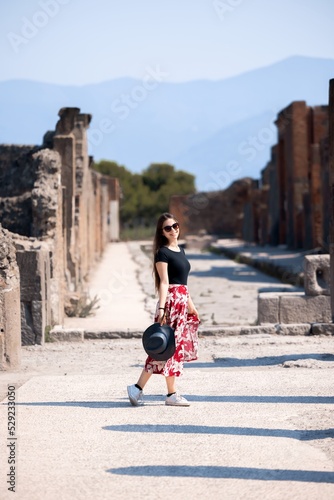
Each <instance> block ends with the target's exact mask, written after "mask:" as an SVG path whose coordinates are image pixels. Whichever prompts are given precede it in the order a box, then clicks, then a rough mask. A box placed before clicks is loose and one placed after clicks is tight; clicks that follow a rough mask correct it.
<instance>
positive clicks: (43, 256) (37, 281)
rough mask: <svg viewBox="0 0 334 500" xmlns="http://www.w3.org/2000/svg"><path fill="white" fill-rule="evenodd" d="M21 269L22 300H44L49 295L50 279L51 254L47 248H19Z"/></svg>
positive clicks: (17, 256) (18, 257) (17, 257)
mask: <svg viewBox="0 0 334 500" xmlns="http://www.w3.org/2000/svg"><path fill="white" fill-rule="evenodd" d="M16 259H17V263H18V266H19V269H20V282H21V300H22V301H24V302H31V301H33V300H43V299H44V298H45V297H46V295H47V288H48V286H49V279H50V256H49V252H48V251H47V250H45V249H43V250H42V249H33V250H27V249H25V250H17V253H16Z"/></svg>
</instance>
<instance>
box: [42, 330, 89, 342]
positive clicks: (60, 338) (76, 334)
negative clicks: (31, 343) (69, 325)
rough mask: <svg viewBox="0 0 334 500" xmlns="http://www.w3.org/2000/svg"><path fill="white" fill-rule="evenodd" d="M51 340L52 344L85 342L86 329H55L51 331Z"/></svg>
mask: <svg viewBox="0 0 334 500" xmlns="http://www.w3.org/2000/svg"><path fill="white" fill-rule="evenodd" d="M49 338H50V341H51V342H64V341H66V342H83V340H84V329H83V328H77V329H75V330H74V329H73V330H70V329H66V330H65V329H62V328H53V329H52V330H51V331H50V334H49Z"/></svg>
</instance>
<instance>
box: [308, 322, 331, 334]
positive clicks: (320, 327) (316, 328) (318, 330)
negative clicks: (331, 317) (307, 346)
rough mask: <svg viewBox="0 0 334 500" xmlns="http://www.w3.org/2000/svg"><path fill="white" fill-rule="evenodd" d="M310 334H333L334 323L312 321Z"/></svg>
mask: <svg viewBox="0 0 334 500" xmlns="http://www.w3.org/2000/svg"><path fill="white" fill-rule="evenodd" d="M311 335H328V336H330V335H334V323H313V324H312V325H311Z"/></svg>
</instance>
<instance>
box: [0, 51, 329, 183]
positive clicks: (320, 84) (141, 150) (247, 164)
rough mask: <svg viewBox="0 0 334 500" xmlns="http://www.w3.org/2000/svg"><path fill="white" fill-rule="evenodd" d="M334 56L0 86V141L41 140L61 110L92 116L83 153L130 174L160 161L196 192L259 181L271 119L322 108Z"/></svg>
mask: <svg viewBox="0 0 334 500" xmlns="http://www.w3.org/2000/svg"><path fill="white" fill-rule="evenodd" d="M333 77H334V60H332V59H321V58H312V57H303V56H295V57H290V58H288V59H285V60H283V61H280V62H277V63H275V64H272V65H270V66H266V67H263V68H259V69H256V70H253V71H249V72H246V73H243V74H241V75H238V76H235V77H232V78H227V79H223V80H218V81H210V80H196V81H190V82H185V83H169V82H165V81H164V73H163V72H162V71H160V69H159V67H150V68H146V73H145V75H144V76H143V78H142V79H133V78H118V79H114V80H110V81H106V82H102V83H98V84H91V85H83V86H62V85H54V84H48V83H41V82H33V81H28V80H9V81H5V82H0V115H1V120H0V142H1V143H11V144H41V142H42V138H43V135H44V133H45V132H46V131H47V130H52V129H54V127H55V123H56V121H57V119H58V117H57V115H58V111H59V109H60V108H62V107H66V106H70V107H78V108H80V109H81V112H82V113H90V114H92V116H93V118H92V122H91V125H90V129H89V135H88V137H89V152H90V154H92V155H93V156H94V158H95V160H96V161H98V160H100V159H108V160H114V161H117V162H118V163H120V164H122V165H124V166H125V167H126V168H128V169H129V170H131V171H132V172H141V171H142V170H143V169H145V168H146V167H148V165H149V164H150V163H153V162H157V163H160V162H161V163H162V162H168V163H171V164H173V165H174V166H175V167H176V168H177V169H182V170H185V171H187V172H190V173H192V174H194V175H195V177H196V186H197V189H198V190H199V191H211V190H217V189H224V188H225V187H227V186H228V185H229V184H230V183H231V182H232V181H233V180H235V179H237V178H241V177H246V176H247V177H253V178H258V177H259V175H260V172H261V169H262V168H263V167H264V166H265V165H266V163H267V161H268V160H269V157H270V147H271V146H272V145H273V144H275V143H276V142H277V132H276V127H275V125H274V121H275V119H276V116H277V113H278V112H279V111H280V110H281V109H283V108H284V107H286V106H288V105H289V104H290V103H291V102H292V101H295V100H299V101H306V102H307V104H308V105H310V106H314V105H323V104H327V103H328V84H329V80H330V78H333Z"/></svg>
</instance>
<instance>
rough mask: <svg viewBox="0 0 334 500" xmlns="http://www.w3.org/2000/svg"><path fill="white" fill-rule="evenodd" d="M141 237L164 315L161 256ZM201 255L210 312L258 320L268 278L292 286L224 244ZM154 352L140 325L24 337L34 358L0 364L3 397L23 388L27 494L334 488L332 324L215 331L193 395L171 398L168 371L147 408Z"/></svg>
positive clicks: (194, 259)
mask: <svg viewBox="0 0 334 500" xmlns="http://www.w3.org/2000/svg"><path fill="white" fill-rule="evenodd" d="M127 248H128V249H129V252H128V254H125V252H121V253H123V254H124V256H125V257H126V258H129V255H131V258H132V261H133V262H135V263H136V265H137V269H136V271H135V272H136V280H137V283H138V284H139V285H140V286H139V288H140V290H141V292H140V293H139V292H138V294H139V295H140V296H139V295H138V300H139V302H140V304H145V308H146V312H147V313H148V315H150V314H151V313H152V310H154V306H155V301H156V298H155V297H154V294H153V293H152V282H151V281H150V280H151V279H152V275H151V273H150V262H149V259H147V256H146V255H145V254H144V253H143V252H141V250H140V248H139V246H138V245H133V244H129V245H128V247H127ZM188 255H189V253H188ZM191 264H192V275H191V278H190V281H189V287H190V290H191V294H192V297H193V299H194V302H195V303H196V305H197V307H198V309H199V311H200V314H201V317H202V322H203V324H204V325H210V324H211V325H213V324H216V323H218V324H228V325H230V324H233V325H236V324H250V323H254V322H256V306H257V294H258V291H259V289H263V288H267V287H269V288H272V289H278V288H282V287H286V285H282V284H281V283H279V282H278V281H277V280H274V279H273V278H269V277H267V276H265V275H264V274H262V273H259V272H258V271H255V270H254V269H252V268H249V267H248V266H244V265H242V264H237V263H234V262H232V261H229V260H228V259H226V258H224V257H217V256H212V257H210V256H209V255H207V254H204V255H203V254H201V253H198V252H197V253H196V252H192V253H191ZM119 269H121V270H122V269H127V266H126V262H125V261H124V262H121V263H120V268H119ZM100 273H101V270H100ZM102 275H103V273H102ZM131 279H133V278H131V277H130V278H129V280H130V281H131ZM95 283H96V282H95ZM97 288H98V285H97ZM139 288H138V290H139ZM118 298H119V300H120V297H118ZM120 302H121V300H120ZM116 312H117V311H116ZM116 312H114V314H116ZM104 314H105V313H104ZM122 314H123V311H122ZM105 319H106V316H104V318H103V321H105ZM144 319H145V318H144ZM118 320H119V318H118ZM98 322H99V318H98V316H97V317H96V319H95V323H96V324H97V325H98ZM144 359H145V353H144V351H143V348H142V345H141V340H140V339H138V338H137V339H135V338H129V339H122V338H120V339H112V340H86V341H84V342H54V343H47V344H45V345H44V346H37V345H36V346H27V347H23V348H22V366H21V368H20V370H18V371H16V372H2V373H0V399H1V400H3V399H4V398H5V396H6V393H7V385H8V384H14V385H15V386H16V388H17V389H18V391H17V393H18V403H19V405H20V406H19V410H18V419H19V424H18V425H19V427H18V429H19V446H20V447H19V450H20V455H19V456H20V463H19V468H18V473H19V480H20V481H21V483H20V493H19V496H18V498H20V500H25V499H28V500H30V499H32V498H34V500H39V499H41V500H45V499H47V500H53V499H59V498H61V499H62V500H63V499H66V500H67V499H70V498H82V499H86V498H87V499H88V498H91V497H92V496H94V497H95V498H98V499H100V498H101V499H109V498H116V499H118V498H119V499H122V498H130V499H132V498H134V499H135V498H139V497H142V496H147V495H150V494H154V496H155V498H156V499H160V498H161V499H162V498H165V497H166V494H168V495H169V496H172V497H173V498H176V499H179V498H180V499H181V498H187V496H189V494H191V496H192V497H193V498H223V499H228V500H229V499H231V498H233V499H239V498H240V499H247V500H249V499H257V498H261V497H263V498H270V499H276V498H277V499H280V498H282V497H285V498H287V499H290V498H291V499H293V500H296V499H300V500H302V499H303V500H305V499H306V500H307V499H310V500H311V499H312V500H313V499H319V500H320V499H323V498H325V499H327V498H328V499H329V498H334V428H333V427H334V426H333V410H332V408H333V404H334V393H333V386H334V369H333V368H334V354H333V338H332V337H328V336H312V337H311V336H279V335H269V334H253V335H242V336H231V337H226V336H224V337H218V336H212V337H201V338H200V350H199V359H198V360H197V361H195V362H192V363H189V364H187V365H186V367H185V374H184V376H183V377H181V380H180V381H179V384H180V390H181V391H182V393H183V394H184V395H185V396H186V397H187V398H188V399H189V400H190V401H191V407H190V408H187V409H180V408H168V407H165V406H164V404H163V402H164V391H165V387H164V383H163V380H162V378H160V377H152V379H151V380H150V383H149V384H148V386H147V390H146V391H145V396H146V405H145V406H144V408H142V409H135V408H132V407H131V406H130V405H129V403H128V400H127V396H126V385H128V384H132V383H134V382H135V381H136V379H137V378H138V374H139V371H140V370H141V368H142V366H143V361H144ZM19 388H20V389H19ZM5 409H6V407H5V404H4V403H3V404H2V405H0V412H2V413H5ZM1 419H2V424H1V425H2V426H1V429H2V431H1V432H2V433H4V432H5V429H4V423H5V415H4V417H2V416H1ZM1 419H0V420H1ZM106 430H107V431H108V432H106ZM4 435H5V434H4ZM3 442H5V441H3ZM148 444H150V448H147V446H148ZM175 447H177V450H176V448H175ZM147 450H149V451H147ZM161 450H163V451H164V453H163V454H162V453H161ZM0 455H1V456H0V465H1V467H0V469H1V470H6V468H7V467H8V465H7V463H5V462H4V460H3V458H4V453H2V454H0ZM1 460H3V461H1ZM2 480H3V477H2V476H1V478H0V490H1V485H2V482H1V481H2ZM152 492H153V493H152ZM190 492H191V493H190ZM0 496H1V498H12V497H11V496H8V493H7V494H6V495H3V496H2V495H0Z"/></svg>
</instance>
